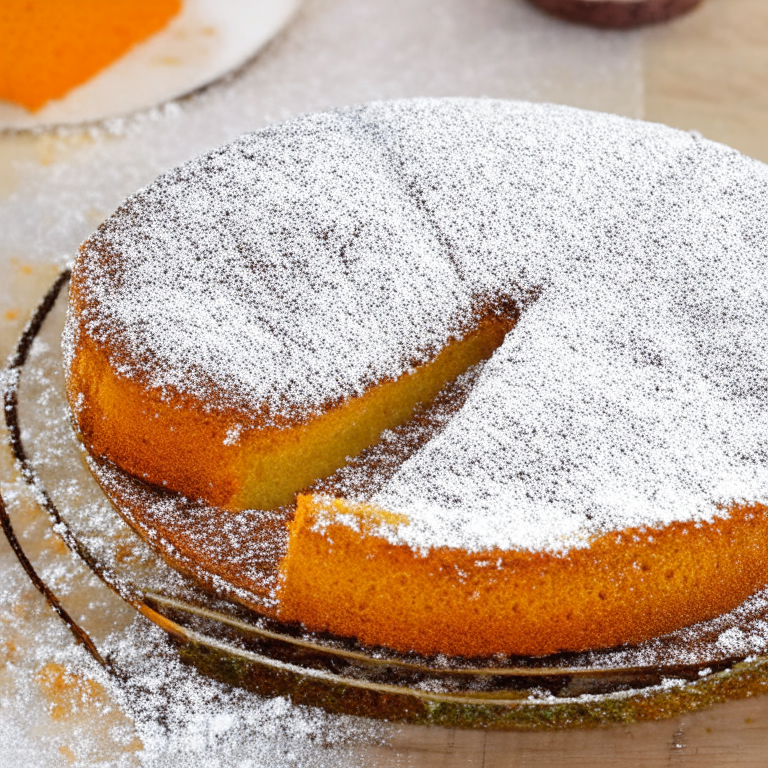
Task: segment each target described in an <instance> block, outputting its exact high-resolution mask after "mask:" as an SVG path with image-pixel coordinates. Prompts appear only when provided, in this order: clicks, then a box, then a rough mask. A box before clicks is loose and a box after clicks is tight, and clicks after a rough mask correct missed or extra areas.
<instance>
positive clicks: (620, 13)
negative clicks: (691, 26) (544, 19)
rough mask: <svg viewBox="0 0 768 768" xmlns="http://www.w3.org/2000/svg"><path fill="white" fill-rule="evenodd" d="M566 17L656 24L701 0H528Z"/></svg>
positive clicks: (622, 25)
mask: <svg viewBox="0 0 768 768" xmlns="http://www.w3.org/2000/svg"><path fill="white" fill-rule="evenodd" d="M530 2H532V3H533V4H534V5H537V6H539V8H541V9H542V10H545V11H547V12H548V13H551V14H552V15H553V16H557V17H559V18H561V19H566V20H567V21H575V22H577V23H579V24H590V25H592V26H594V27H605V28H608V29H628V28H630V27H639V26H642V25H643V24H658V23H659V22H662V21H669V20H670V19H672V18H674V17H676V16H680V15H682V14H684V13H687V12H688V11H690V10H692V9H693V8H695V7H696V6H697V5H699V3H700V2H701V0H530Z"/></svg>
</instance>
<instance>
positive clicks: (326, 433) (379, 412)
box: [231, 314, 515, 510]
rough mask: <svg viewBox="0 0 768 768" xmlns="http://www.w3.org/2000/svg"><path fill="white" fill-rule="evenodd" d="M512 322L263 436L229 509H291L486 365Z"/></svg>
mask: <svg viewBox="0 0 768 768" xmlns="http://www.w3.org/2000/svg"><path fill="white" fill-rule="evenodd" d="M514 323H515V318H514V315H512V314H506V315H498V316H492V317H489V318H486V319H484V320H483V321H481V322H480V323H479V324H478V327H477V328H475V329H474V330H473V331H472V332H470V333H469V334H467V335H466V336H465V337H464V338H462V339H460V340H453V341H451V342H449V343H448V344H447V345H446V346H445V347H444V348H443V349H442V350H441V351H440V352H439V353H438V354H437V355H436V356H435V357H434V358H433V359H432V360H430V361H429V362H427V363H424V364H422V365H419V366H416V367H414V368H412V369H411V370H410V371H408V372H406V373H405V374H403V375H402V376H400V377H399V378H398V379H396V380H394V381H384V382H381V383H380V384H378V385H377V386H375V387H373V388H372V389H370V390H368V391H367V392H366V393H365V394H363V395H361V396H360V397H356V398H350V399H348V400H345V401H344V402H342V403H341V404H339V405H338V406H336V407H335V408H331V409H330V410H328V411H327V412H326V413H324V414H323V415H322V416H319V417H318V418H316V419H312V420H310V421H308V422H306V423H304V424H300V425H297V426H294V427H292V428H288V429H275V430H259V431H258V432H256V437H255V439H254V441H253V442H252V443H251V442H250V441H246V444H247V445H248V444H250V445H251V449H250V450H248V448H246V450H244V452H243V461H244V462H245V464H246V467H245V468H244V470H243V472H242V476H244V477H245V478H246V480H245V483H244V484H243V488H242V491H241V493H240V494H239V496H238V497H236V499H235V500H234V503H233V504H232V505H231V506H233V507H235V508H240V509H264V510H267V509H275V508H277V507H280V506H283V505H286V504H290V503H291V502H292V501H293V499H294V496H295V495H296V493H297V492H299V491H301V490H303V489H305V488H307V486H309V485H310V484H312V483H313V482H316V481H318V480H320V479H322V478H325V477H329V476H331V475H333V473H334V472H336V471H337V470H338V469H339V468H341V467H342V466H344V465H345V464H346V463H347V461H348V457H351V456H356V455H357V454H359V453H360V452H361V451H363V450H364V449H366V448H369V447H370V446H372V445H374V444H375V443H377V442H378V441H379V439H380V438H381V435H382V433H383V432H384V431H385V430H389V429H394V428H396V427H398V426H399V425H401V424H403V423H405V422H406V421H408V420H409V419H411V418H412V417H413V415H414V412H415V411H416V409H417V407H418V406H419V405H420V404H422V405H423V404H428V403H430V402H432V401H433V400H434V399H435V397H436V396H437V395H438V393H439V392H440V391H441V390H442V389H444V387H445V386H446V385H447V384H449V383H450V382H451V381H453V380H455V379H456V378H457V377H458V376H460V375H461V374H463V373H465V372H466V371H467V370H469V369H470V368H471V367H472V366H474V365H476V364H477V363H479V362H481V361H483V360H487V359H488V358H489V357H490V356H491V355H492V354H493V352H494V350H496V349H497V348H498V347H499V346H500V345H501V343H502V342H503V341H504V337H505V335H506V334H507V332H508V331H509V330H510V329H511V328H512V326H513V325H514Z"/></svg>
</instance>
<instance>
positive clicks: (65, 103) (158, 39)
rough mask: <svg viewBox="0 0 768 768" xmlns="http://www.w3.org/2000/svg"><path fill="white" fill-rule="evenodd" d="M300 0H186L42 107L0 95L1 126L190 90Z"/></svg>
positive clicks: (268, 31)
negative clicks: (160, 25) (158, 26)
mask: <svg viewBox="0 0 768 768" xmlns="http://www.w3.org/2000/svg"><path fill="white" fill-rule="evenodd" d="M299 2H300V0H184V2H183V7H182V10H181V13H180V14H179V15H178V16H177V17H176V18H174V19H172V20H171V22H170V23H169V24H168V26H167V27H165V29H163V30H162V31H161V32H158V33H157V34H155V35H153V36H152V37H150V38H149V39H148V40H146V41H145V42H143V43H140V44H139V45H137V46H135V47H134V48H133V49H131V50H130V51H129V52H128V53H127V54H126V55H125V56H123V57H122V58H120V59H118V60H117V61H116V62H114V63H113V64H111V65H110V66H108V67H107V68H106V69H105V70H103V71H102V72H100V73H99V74H97V75H96V76H95V77H93V78H91V79H90V80H89V81H88V82H86V83H84V84H83V85H81V86H79V87H77V88H75V89H74V90H72V91H70V92H69V93H68V94H67V95H66V96H64V97H63V98H61V99H56V100H54V101H50V102H49V103H48V104H47V105H46V106H44V107H43V108H42V109H40V110H39V111H38V112H29V111H27V110H26V109H24V108H23V107H20V106H17V105H15V104H11V103H10V102H7V101H0V128H12V129H23V128H40V127H45V126H52V125H62V124H72V123H83V122H91V121H94V120H104V119H106V118H110V117H118V116H120V115H126V114H128V113H130V112H136V111H139V110H143V109H148V108H150V107H153V106H155V105H156V104H160V103H162V102H164V101H168V100H169V99H174V98H177V97H179V96H183V95H184V94H186V93H189V92H190V91H194V90H195V89H197V88H200V87H202V86H204V85H206V84H207V83H210V82H212V81H213V80H216V79H217V78H219V77H221V76H222V75H225V74H226V73H228V72H231V71H232V70H234V69H236V68H237V67H239V66H240V65H242V64H243V63H244V62H246V61H247V60H248V59H249V58H251V57H252V56H253V55H254V54H255V53H256V52H257V51H258V50H259V49H260V48H261V47H262V46H263V45H264V44H265V43H266V42H267V41H268V40H269V39H270V38H272V37H273V36H274V35H275V34H276V33H277V32H278V31H279V30H280V29H281V28H282V27H283V26H284V25H285V24H286V22H287V21H288V20H289V19H290V18H291V16H292V15H293V13H294V11H295V10H296V8H297V7H298V5H299Z"/></svg>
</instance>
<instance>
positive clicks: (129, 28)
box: [0, 0, 181, 111]
mask: <svg viewBox="0 0 768 768" xmlns="http://www.w3.org/2000/svg"><path fill="white" fill-rule="evenodd" d="M180 10H181V0H108V1H104V0H3V2H2V3H0V40H2V41H3V42H2V46H0V99H6V100H8V101H11V102H14V103H15V104H19V105H21V106H23V107H26V108H27V109H29V110H32V111H35V110H38V109H40V108H41V107H43V106H44V105H45V104H46V103H47V102H49V101H51V100H52V99H60V98H62V97H63V96H66V95H67V93H69V92H70V91H71V90H72V89H73V88H76V87H77V86H78V85H82V84H83V83H85V82H86V81H88V80H90V78H92V77H93V76H94V75H95V74H97V73H98V72H101V70H103V69H104V68H106V67H108V66H109V65H110V64H112V63H113V62H114V61H116V60H117V59H119V58H120V57H121V56H123V55H124V54H126V53H127V52H128V51H129V50H130V49H131V48H133V46H134V45H136V44H137V43H140V42H142V41H143V40H146V39H147V38H148V37H150V36H151V35H154V34H155V33H156V32H159V31H160V30H161V29H163V28H164V27H165V26H166V25H167V24H168V22H169V21H170V20H171V19H172V18H173V17H174V16H176V15H177V14H178V13H179V11H180Z"/></svg>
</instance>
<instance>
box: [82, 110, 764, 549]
mask: <svg viewBox="0 0 768 768" xmlns="http://www.w3.org/2000/svg"><path fill="white" fill-rule="evenodd" d="M767 192H768V172H767V171H766V168H765V166H763V165H761V164H759V163H757V162H755V161H752V160H749V159H747V158H745V157H743V156H741V155H739V154H738V153H736V152H735V151H733V150H730V149H728V148H725V147H723V146H720V145H716V144H713V143H711V142H707V141H703V140H701V139H698V138H696V137H694V136H691V135H688V134H685V133H681V132H679V131H673V130H671V129H667V128H663V127H661V126H656V125H650V124H646V123H640V122H636V121H630V120H626V119H623V118H618V117H611V116H606V115H598V114H594V113H588V112H582V111H579V110H574V109H569V108H564V107H553V106H547V105H529V104H521V103H512V102H499V101H490V100H483V101H474V100H417V101H410V102H389V103H378V104H372V105H369V106H366V107H359V108H352V109H347V110H341V111H337V112H332V113H326V114H323V115H315V116H311V117H307V118H302V119H300V120H297V121H293V122H291V123H288V124H285V125H283V126H278V127H276V128H270V129H267V130H266V131H262V132H260V133H256V134H250V135H247V136H244V137H242V138H241V139H239V140H237V141H236V142H234V143H232V144H230V145H228V146H226V147H224V148H222V149H220V150H217V151H215V152H213V153H210V154H209V155H206V156H203V157H202V158H199V159H197V160H195V161H193V162H191V163H188V164H186V165H184V166H182V167H181V168H179V169H177V170H175V171H172V172H170V173H169V174H166V175H165V176H163V177H161V178H160V179H159V180H158V181H157V182H155V183H154V184H153V185H151V186H150V187H148V188H147V189H145V190H143V191H142V192H140V193H138V194H137V195H136V196H134V197H133V198H130V199H129V200H128V201H127V203H126V204H125V205H124V206H123V208H122V209H121V210H120V212H119V214H118V215H117V216H116V217H113V218H112V219H110V220H109V221H108V222H107V223H106V224H105V225H104V226H103V227H102V228H101V229H100V230H99V231H98V232H97V234H96V235H95V236H94V237H93V238H91V240H90V241H89V242H88V243H87V244H86V246H85V250H84V254H85V256H86V257H87V258H81V259H80V260H79V262H78V265H77V270H76V279H77V280H78V281H79V284H80V285H82V286H84V289H85V291H86V295H87V298H88V300H89V302H91V303H90V305H89V309H88V312H89V314H88V315H87V320H88V322H87V325H86V332H87V333H89V334H90V335H91V336H92V337H94V338H96V339H99V340H102V341H108V342H110V343H111V344H112V345H114V347H115V348H116V349H117V350H119V354H120V358H119V363H120V365H121V371H123V372H124V373H125V375H127V376H134V377H138V378H141V379H143V380H145V381H147V382H148V383H149V384H151V385H152V386H156V387H160V388H164V389H169V390H176V391H184V392H187V393H189V394H193V395H195V396H199V397H203V398H205V399H206V400H207V401H208V403H209V404H210V407H211V408H219V407H224V406H233V405H234V406H236V407H239V408H241V409H243V412H244V414H245V415H244V418H243V423H244V428H247V426H248V425H247V413H248V412H249V411H258V412H259V413H260V414H262V415H263V414H264V413H268V414H271V415H272V416H273V417H274V418H276V419H277V418H280V419H283V418H286V417H287V418H292V417H294V416H297V415H298V416H303V415H306V414H308V413H311V412H313V411H315V410H316V409H317V408H318V407H320V406H322V405H323V404H325V403H328V402H330V401H333V400H337V399H340V398H344V397H349V396H353V395H355V394H359V393H360V392H362V391H363V390H364V389H365V388H366V387H368V386H370V385H371V384H372V383H373V382H375V381H376V380H378V379H379V378H382V377H396V376H398V375H400V374H401V373H402V372H403V371H405V370H407V369H408V367H410V366H411V365H413V364H414V363H416V362H419V361H422V360H425V359H427V358H428V357H429V356H430V355H431V354H433V353H434V352H435V351H436V350H437V349H439V348H440V347H441V346H442V345H443V344H445V342H446V341H447V340H448V339H449V338H450V337H451V336H459V335H461V334H462V333H463V332H464V330H465V329H466V328H467V327H468V326H469V325H470V324H471V322H472V320H473V318H474V317H475V316H476V312H477V308H478V305H479V303H482V302H487V301H489V300H490V301H495V300H497V299H503V300H507V299H512V300H515V301H516V302H517V303H518V305H519V306H520V307H521V308H522V314H521V318H520V321H519V323H518V325H517V327H516V328H514V329H513V330H512V331H511V332H510V333H509V334H508V336H507V338H506V340H505V342H504V343H503V345H502V346H501V347H500V348H499V349H498V350H497V351H496V353H495V354H494V357H493V358H492V359H491V360H490V361H489V362H488V363H487V364H486V365H485V367H484V368H483V370H482V372H481V373H480V375H479V376H478V378H477V380H476V382H475V384H474V387H473V389H472V391H471V393H470V394H469V396H468V398H467V400H466V402H465V403H464V404H463V405H462V407H461V408H460V410H459V411H458V412H457V413H455V414H454V415H453V416H452V417H451V419H450V420H449V422H448V423H447V425H446V426H445V427H444V428H443V429H442V431H440V433H439V434H437V435H435V436H434V437H433V438H432V439H431V440H430V441H429V442H428V443H427V444H426V445H424V446H422V447H420V449H419V450H418V451H417V452H416V453H415V454H414V455H412V456H410V458H408V459H406V460H405V461H404V462H403V463H402V465H401V467H400V469H399V470H398V471H397V472H396V473H395V474H394V476H392V477H391V478H389V479H388V480H387V482H386V483H385V484H384V486H383V487H382V488H379V489H378V490H377V491H376V493H375V494H373V497H372V499H371V500H372V501H374V502H375V503H377V504H380V505H381V506H383V507H386V508H388V509H391V510H393V511H396V512H400V513H402V514H404V515H406V516H407V518H408V519H409V520H410V524H409V525H402V526H400V527H399V528H398V529H397V530H396V531H394V530H393V531H391V532H390V535H391V536H392V537H393V538H394V539H395V540H398V541H405V542H407V543H408V544H410V545H411V546H413V547H414V548H416V549H424V548H429V547H432V546H452V547H461V548H464V549H469V550H470V551H483V550H487V549H492V548H495V547H500V548H515V547H522V548H530V549H550V550H562V549H567V548H569V547H571V546H579V545H581V544H583V543H585V542H586V541H588V539H589V537H591V536H592V535H595V534H598V533H601V532H605V531H608V530H615V529H620V528H624V527H627V526H639V525H662V524H665V523H668V522H670V521H672V520H695V519H709V518H711V517H712V516H713V515H715V514H718V505H720V508H722V507H724V506H727V505H728V504H729V503H731V502H733V501H734V500H735V501H739V500H746V501H760V502H765V501H766V497H767V496H768V469H766V467H768V461H767V460H768V456H767V455H766V449H765V447H764V439H763V438H764V436H765V435H766V434H767V433H768V421H767V419H768V415H766V413H765V408H764V402H765V395H766V393H767V391H768V376H767V374H768V352H766V349H765V345H764V343H763V342H762V340H763V339H765V338H766V336H767V335H768V334H767V333H766V332H767V331H768V313H767V312H766V310H767V309H768V286H767V285H766V278H765V275H766V267H767V266H768V265H766V260H767V258H768V249H766V244H767V243H768V214H766V211H765V206H764V200H765V199H766V193H767ZM115 254H120V257H119V258H116V257H115ZM94 308H97V310H98V311H94ZM720 513H721V514H722V513H723V512H720Z"/></svg>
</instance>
